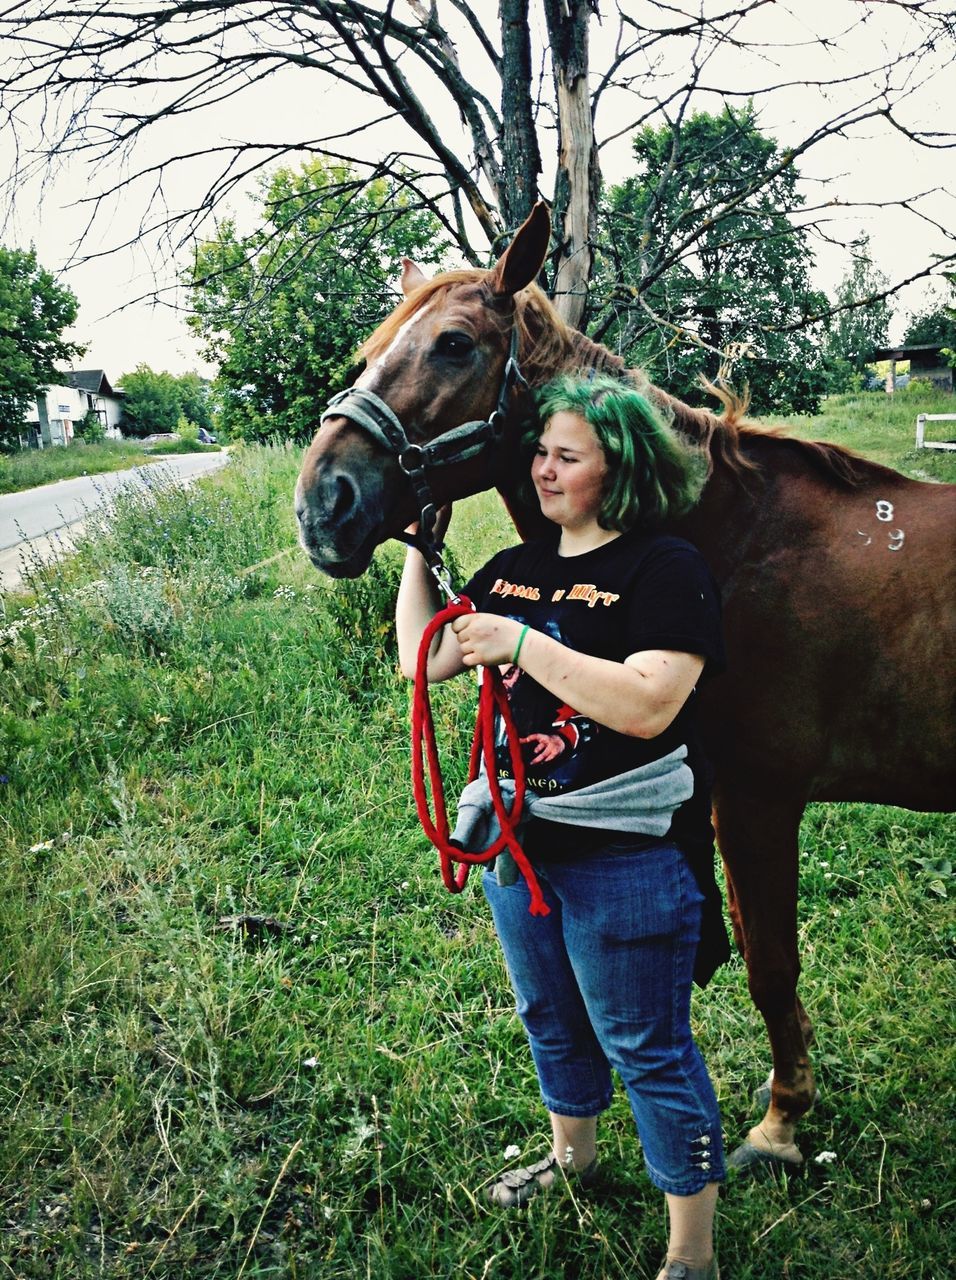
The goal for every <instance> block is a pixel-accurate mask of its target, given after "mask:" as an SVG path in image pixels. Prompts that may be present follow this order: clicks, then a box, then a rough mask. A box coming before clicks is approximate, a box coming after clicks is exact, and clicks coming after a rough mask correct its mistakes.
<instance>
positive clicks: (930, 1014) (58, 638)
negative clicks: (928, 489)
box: [0, 401, 956, 1280]
mask: <svg viewBox="0 0 956 1280" xmlns="http://www.w3.org/2000/svg"><path fill="white" fill-rule="evenodd" d="M831 407H832V408H833V409H834V410H839V406H831ZM855 412H856V411H855V410H854V408H853V402H851V401H847V402H846V404H845V405H844V406H843V412H842V416H841V414H840V412H837V413H836V414H835V416H834V419H833V421H832V422H829V420H827V421H824V422H822V423H821V422H819V420H818V425H819V426H820V427H821V428H822V427H824V426H827V427H828V429H829V430H831V431H832V432H833V433H834V434H835V433H836V431H837V429H838V427H839V425H840V424H841V423H844V422H845V421H846V420H848V419H853V415H854V413H855ZM894 412H895V406H894ZM912 416H914V417H915V415H912ZM853 420H854V421H855V419H853ZM811 425H812V424H809V425H808V424H800V430H801V431H802V430H804V429H805V428H806V429H808V430H809V429H810V427H811ZM864 432H866V433H869V434H868V435H867V436H866V440H867V442H869V441H871V440H872V443H867V444H866V448H867V450H868V451H870V452H872V453H873V454H874V455H878V456H880V457H881V459H882V460H891V461H893V462H894V463H896V464H898V465H901V466H902V467H904V468H905V469H910V468H915V469H917V470H922V469H924V468H925V467H927V462H928V465H929V467H930V468H931V469H932V470H933V471H934V472H938V473H939V474H943V473H945V472H947V470H949V473H950V474H952V468H953V467H954V466H956V462H954V460H952V459H950V458H947V457H944V456H943V455H937V456H935V457H934V458H932V459H929V460H927V459H926V458H924V457H923V456H922V455H920V456H919V457H917V458H915V459H914V458H911V457H910V456H909V448H910V445H911V442H912V431H911V428H910V427H907V429H906V431H905V432H902V428H901V427H900V424H898V423H896V422H895V421H889V420H887V421H886V422H885V423H884V424H883V426H882V427H881V426H880V425H879V424H875V425H874V424H873V423H872V422H868V421H867V422H864V421H863V420H862V416H861V420H860V422H859V426H858V428H856V429H855V430H854V431H850V430H849V429H848V428H847V429H846V431H845V433H844V438H843V440H842V442H843V443H850V442H851V440H850V439H849V438H846V437H852V438H853V439H856V438H857V435H858V434H859V435H862V434H863V433H864ZM815 434H818V435H823V434H824V430H823V429H820V430H818V431H817V432H816V433H815ZM860 443H863V441H862V440H860ZM884 455H885V456H884ZM297 465H298V459H297V457H296V455H295V454H294V453H293V452H291V451H283V450H265V449H242V448H239V449H237V450H236V452H235V454H234V457H233V460H232V462H231V464H230V466H229V467H228V468H226V469H225V470H224V471H223V472H222V473H220V474H219V475H217V477H216V478H215V479H214V480H212V481H208V482H205V481H204V482H203V483H202V484H200V485H197V486H196V487H194V488H193V489H192V490H190V491H189V492H188V493H183V492H181V491H179V490H170V491H169V492H168V493H167V494H164V495H162V496H161V497H160V499H159V500H158V501H157V502H155V503H154V504H153V505H152V506H146V505H145V504H143V503H141V502H140V501H138V500H137V499H135V498H125V499H122V500H121V505H120V506H119V507H118V509H117V510H116V511H115V512H114V513H113V523H112V525H111V528H110V530H108V531H104V532H103V533H102V534H101V535H100V536H95V531H91V533H90V535H89V537H88V539H87V541H86V542H85V543H84V545H83V546H82V548H81V550H80V553H79V555H78V556H77V557H76V558H75V559H73V560H72V561H70V562H69V563H67V564H64V565H63V566H61V567H60V568H58V569H55V568H42V567H40V566H36V567H35V568H34V570H33V572H32V575H31V582H30V586H31V591H30V593H29V594H26V595H23V596H19V597H16V598H10V597H8V598H7V599H6V600H5V601H3V608H4V613H5V616H4V618H3V621H2V622H0V629H2V632H3V634H2V639H0V663H2V677H0V680H2V683H0V845H2V847H0V983H2V986H0V1226H2V1234H0V1277H3V1276H9V1277H17V1280H20V1278H22V1280H34V1278H36V1280H41V1278H42V1280H47V1278H53V1280H67V1278H69V1280H80V1278H82V1280H87V1277H89V1278H90V1280H92V1278H93V1277H110V1280H114V1278H115V1280H121V1278H122V1280H126V1278H129V1280H134V1278H135V1280H147V1278H152V1277H156V1278H160V1277H163V1278H166V1280H174V1278H175V1280H180V1278H182V1277H188V1278H189V1280H213V1278H216V1280H243V1278H251V1277H261V1278H264V1277H289V1278H290V1280H291V1278H306V1277H308V1278H309V1280H312V1278H315V1280H339V1278H341V1280H359V1278H372V1280H424V1278H425V1277H467V1278H469V1280H472V1278H473V1280H519V1278H520V1280H552V1278H555V1280H556V1278H558V1277H564V1276H566V1275H571V1276H580V1277H585V1278H587V1280H645V1278H647V1277H653V1276H655V1275H656V1268H657V1265H658V1263H659V1259H660V1253H661V1245H662V1241H663V1240H664V1238H665V1228H664V1223H663V1220H662V1208H661V1205H660V1203H659V1201H660V1197H659V1195H658V1193H657V1192H655V1191H654V1190H653V1188H651V1186H650V1184H649V1183H648V1181H647V1179H646V1178H645V1176H644V1174H643V1172H642V1169H641V1160H640V1151H639V1147H638V1143H637V1140H636V1137H635V1135H634V1133H633V1128H632V1125H631V1122H630V1118H629V1114H628V1112H627V1109H626V1106H625V1103H624V1100H623V1098H622V1097H619V1098H618V1099H617V1100H616V1102H615V1105H614V1107H613V1109H612V1111H611V1112H610V1114H609V1116H608V1118H607V1120H606V1122H605V1123H604V1125H603V1134H604V1147H603V1160H604V1172H603V1175H602V1178H601V1181H600V1183H599V1185H598V1186H597V1188H596V1189H595V1190H594V1191H593V1192H589V1193H588V1195H587V1197H586V1198H585V1197H580V1196H573V1195H571V1194H570V1193H566V1194H560V1195H557V1196H554V1197H552V1198H544V1197H542V1198H541V1199H540V1200H539V1201H536V1202H535V1203H534V1204H533V1205H532V1207H531V1208H530V1209H529V1210H528V1211H527V1212H525V1213H523V1214H519V1215H516V1216H502V1215H500V1214H499V1213H497V1212H495V1211H492V1210H490V1209H488V1208H486V1207H484V1205H483V1204H482V1203H481V1201H480V1200H479V1199H478V1198H477V1197H476V1194H475V1192H476V1189H477V1188H478V1187H479V1186H480V1185H481V1184H482V1183H483V1182H484V1181H485V1180H486V1179H487V1178H488V1177H489V1176H491V1175H492V1174H493V1173H494V1172H496V1171H497V1170H498V1169H500V1168H501V1167H503V1165H505V1164H506V1163H509V1162H510V1161H506V1159H505V1156H504V1153H505V1150H506V1148H508V1147H509V1146H512V1145H513V1146H517V1147H519V1148H520V1151H521V1155H522V1158H532V1159H533V1158H536V1157H537V1156H538V1155H541V1154H543V1153H544V1150H545V1147H546V1140H545V1131H544V1125H543V1124H542V1112H541V1109H540V1104H539V1102H538V1100H537V1090H536V1085H535V1083H534V1079H533V1071H532V1067H531V1064H530V1059H529V1055H528V1053H527V1051H526V1048H525V1046H524V1043H523V1037H522V1033H521V1031H520V1027H519V1024H518V1023H517V1020H516V1018H515V1016H514V1014H513V1011H512V1006H511V998H510V994H509V989H508V985H507V980H506V975H505V973H504V969H503V965H502V962H501V959H500V957H499V955H498V952H497V949H496V945H495V942H494V939H493V936H492V932H491V928H490V925H489V922H488V918H487V914H486V911H485V909H484V907H483V903H482V900H481V895H480V892H479V891H478V889H477V886H476V887H475V888H474V889H473V888H472V886H471V885H469V887H468V888H467V890H466V891H465V893H464V894H462V895H460V896H457V897H451V896H449V895H448V894H446V892H445V891H444V889H443V888H442V886H441V883H440V880H439V878H438V873H437V865H436V858H435V855H434V853H433V851H432V850H431V848H430V846H428V845H427V843H426V842H425V840H424V838H423V836H422V835H421V833H420V831H419V829H418V826H417V820H416V819H415V817H414V813H413V809H412V803H411V798H410V790H409V783H408V759H407V757H408V752H407V742H406V722H407V709H408V690H407V688H406V686H405V685H404V683H403V682H402V681H401V680H400V678H399V677H398V676H397V674H396V671H395V653H394V639H393V634H392V630H391V609H392V601H393V596H394V591H395V586H396V581H397V573H398V565H399V563H400V555H399V552H398V550H397V549H394V548H386V549H384V550H383V551H382V552H381V553H380V555H379V557H378V558H377V560H376V564H375V566H374V570H373V571H372V572H371V573H370V574H369V575H366V577H365V578H363V579H362V580H360V581H359V582H357V583H354V584H333V583H330V582H326V581H324V580H320V579H318V578H317V577H316V576H315V574H314V573H313V572H312V571H311V569H309V567H308V566H307V565H306V564H304V563H303V560H302V557H301V556H300V555H299V554H298V553H297V552H295V551H294V550H293V548H294V530H293V521H292V516H291V509H290V507H291V503H290V495H291V490H292V486H293V483H294V478H295V474H296V471H297ZM452 532H453V536H452V545H453V549H454V550H455V552H456V554H457V558H458V562H459V564H460V566H461V569H462V571H468V570H470V569H471V568H473V567H474V566H475V565H477V564H478V563H479V562H480V561H481V560H482V559H483V558H485V557H486V555H487V554H489V553H490V552H491V551H492V550H494V549H495V548H497V547H498V546H500V545H501V544H502V542H503V541H504V540H505V539H506V538H508V537H509V536H510V535H509V533H508V531H507V528H506V525H505V522H504V518H503V516H502V513H501V511H500V509H499V507H498V504H497V502H496V500H494V499H493V498H492V497H491V496H490V495H486V496H483V497H480V498H477V499H473V500H470V501H469V502H468V503H465V504H461V508H460V510H459V511H458V513H457V515H456V519H455V523H454V525H453V531H452ZM198 533H201V535H202V536H201V537H197V534H198ZM197 548H200V550H199V551H198V553H197ZM287 553H288V554H287ZM468 688H469V686H468V684H467V682H460V683H457V684H455V685H454V686H453V687H450V688H444V687H443V688H441V689H439V690H437V691H436V698H435V705H436V715H437V718H438V721H439V725H440V732H441V734H442V739H443V741H446V742H449V743H454V744H455V746H454V748H452V749H450V758H449V760H448V762H447V772H448V774H449V775H450V778H449V786H450V788H453V787H454V785H455V783H456V781H460V780H461V778H462V774H463V771H464V767H465V761H464V756H465V754H466V738H467V733H468V723H469V722H470V718H471V714H472V711H471V708H470V706H469V705H468V703H469V702H470V696H469V695H468ZM954 834H956V828H954V824H953V820H952V819H951V818H949V817H946V816H940V815H926V814H912V813H907V812H904V811H902V810H896V809H886V808H877V807H868V806H861V805H844V806H829V805H820V806H815V807H813V809H812V810H811V811H810V812H809V814H808V816H807V819H806V821H805V824H804V828H803V832H802V841H801V846H802V860H803V861H802V865H803V896H802V914H801V926H800V932H801V945H802V952H803V957H804V966H805V967H804V974H803V978H802V982H801V991H802V995H803V998H804V1002H805V1003H806V1005H807V1007H808V1009H809V1011H810V1013H811V1016H812V1017H813V1019H814V1021H815V1023H816V1027H817V1034H818V1043H817V1046H816V1048H815V1051H814V1057H815V1063H816V1066H817V1070H818V1075H819V1081H820V1085H821V1088H822V1099H821V1101H820V1103H819V1104H818V1106H817V1107H816V1109H815V1110H814V1112H813V1113H812V1114H811V1116H810V1117H809V1118H808V1119H807V1121H806V1122H805V1124H804V1125H803V1126H802V1128H801V1134H800V1141H801V1145H802V1147H803V1150H804V1152H805V1154H806V1156H807V1166H806V1171H805V1173H803V1174H802V1175H801V1176H799V1177H796V1178H793V1179H791V1180H790V1181H789V1182H786V1183H777V1182H759V1183H757V1182H747V1181H739V1180H738V1181H734V1182H731V1183H730V1184H729V1185H728V1187H727V1188H726V1191H725V1194H724V1195H723V1196H722V1199H721V1203H720V1207H719V1210H718V1233H719V1250H720V1256H721V1264H722V1271H723V1274H724V1276H725V1280H831V1277H836V1276H840V1277H843V1276H848V1277H849V1276H853V1277H854V1278H855V1280H896V1278H899V1280H903V1278H904V1277H905V1278H906V1280H911V1278H916V1280H944V1278H945V1277H948V1276H949V1275H951V1274H952V1261H951V1258H952V1240H953V1226H954V1211H956V1161H954V1158H953V1144H952V1121H953V1101H954V1094H953V1084H952V1082H953V1079H954V1076H956V1060H954V1059H956V1053H954V1034H953V1032H954V1025H953V1024H954V1018H953V1001H952V988H953V983H952V978H953V961H954V958H956V916H954V912H953V897H954V895H956V881H954V877H953V846H954ZM241 916H254V917H260V918H261V919H260V920H259V921H258V923H256V922H247V926H246V927H245V928H237V927H235V926H234V924H233V923H231V921H234V920H235V918H236V917H241ZM694 1018H695V1027H696V1030H697V1033H698V1037H699V1040H700V1043H701V1045H702V1048H703V1050H704V1052H705V1055H706V1057H707V1059H708V1062H709V1064H710V1067H711V1070H712V1074H713V1077H714V1080H715V1085H716V1088H717V1091H718V1095H719V1098H720V1102H721V1107H722V1112H723V1116H724V1125H725V1133H726V1135H727V1138H728V1142H729V1143H730V1144H734V1143H735V1142H736V1141H737V1139H738V1138H739V1137H740V1136H741V1135H742V1133H743V1132H744V1131H745V1130H746V1129H747V1127H748V1126H749V1125H750V1124H751V1123H753V1117H754V1116H755V1115H756V1114H757V1111H756V1108H755V1106H754V1104H753V1103H752V1101H751V1091H752V1089H753V1087H754V1086H755V1085H756V1084H757V1083H758V1082H759V1081H760V1080H761V1079H762V1078H763V1077H764V1076H765V1075H766V1071H767V1068H768V1065H769V1064H768V1060H767V1049H766V1042H765V1036H764V1033H763V1029H762V1025H761V1024H760V1021H759V1018H758V1017H757V1015H756V1014H755V1012H754V1010H753V1008H752V1006H751V1004H750V1002H749V999H748V997H747V993H746V984H745V980H744V974H743V970H742V968H741V966H740V964H739V963H738V962H734V963H732V964H731V965H729V966H727V967H726V968H725V969H724V970H723V971H722V972H721V973H720V974H719V975H718V976H717V978H716V979H715V980H714V981H713V982H712V983H711V985H710V986H709V987H708V988H707V990H706V991H705V992H703V993H697V994H696V995H695V1005H694ZM824 1153H832V1154H833V1158H832V1159H831V1158H830V1157H829V1156H827V1157H826V1158H825V1159H822V1160H820V1161H819V1162H818V1160H817V1159H816V1157H818V1156H823V1155H824Z"/></svg>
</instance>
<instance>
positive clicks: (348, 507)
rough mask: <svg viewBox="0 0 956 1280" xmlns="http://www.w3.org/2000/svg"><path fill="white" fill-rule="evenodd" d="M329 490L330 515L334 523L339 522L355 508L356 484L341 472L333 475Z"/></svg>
mask: <svg viewBox="0 0 956 1280" xmlns="http://www.w3.org/2000/svg"><path fill="white" fill-rule="evenodd" d="M329 490H330V492H329V495H328V497H329V517H330V519H331V521H332V523H333V524H338V523H339V522H340V521H342V520H345V519H346V518H347V517H348V516H350V515H351V514H352V512H353V511H354V510H355V505H356V499H357V494H356V492H355V486H354V485H353V483H352V481H351V480H350V479H349V478H348V476H344V475H341V474H339V475H336V476H332V477H331V484H330V485H329Z"/></svg>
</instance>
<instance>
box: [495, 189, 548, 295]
mask: <svg viewBox="0 0 956 1280" xmlns="http://www.w3.org/2000/svg"><path fill="white" fill-rule="evenodd" d="M550 236H552V218H550V214H549V211H548V206H546V205H545V202H544V201H543V200H539V201H538V204H536V205H535V206H534V209H532V210H531V212H530V214H529V215H527V218H526V219H525V221H523V223H522V224H521V227H518V229H517V232H516V233H514V239H513V241H512V242H511V244H509V246H508V247H507V248H506V251H504V252H503V253H502V256H500V257H499V259H498V261H497V262H495V265H494V268H493V269H491V276H490V282H489V283H490V284H491V289H493V292H494V293H500V294H512V293H517V292H518V291H520V289H523V288H525V287H526V285H529V284H531V282H532V280H534V279H535V278H536V276H538V273H539V271H540V270H541V266H543V265H544V259H545V255H546V253H548V243H549V241H550Z"/></svg>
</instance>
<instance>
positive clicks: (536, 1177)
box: [484, 1154, 597, 1209]
mask: <svg viewBox="0 0 956 1280" xmlns="http://www.w3.org/2000/svg"><path fill="white" fill-rule="evenodd" d="M596 1173H597V1156H595V1157H594V1159H593V1160H592V1161H591V1163H590V1164H589V1165H586V1166H585V1167H584V1168H583V1169H567V1168H566V1167H565V1166H564V1165H563V1164H562V1163H561V1161H560V1160H559V1159H558V1157H557V1156H556V1155H554V1154H552V1155H550V1156H545V1158H544V1159H543V1160H538V1161H537V1162H536V1163H535V1164H529V1165H528V1166H527V1167H522V1168H520V1169H507V1170H506V1171H505V1172H504V1173H503V1174H502V1175H501V1177H500V1178H499V1179H498V1180H497V1182H490V1183H489V1184H488V1185H487V1186H486V1187H485V1188H484V1196H485V1199H486V1200H490V1201H491V1203H492V1204H494V1205H497V1206H498V1208H499V1209H514V1208H517V1207H520V1206H521V1205H523V1204H527V1203H528V1201H529V1200H530V1199H531V1198H532V1196H535V1195H537V1194H538V1192H539V1191H542V1190H543V1191H548V1190H550V1189H551V1187H553V1186H554V1184H555V1183H556V1182H557V1181H558V1178H559V1177H564V1178H568V1179H573V1180H574V1181H575V1182H580V1183H581V1185H582V1186H587V1185H588V1183H589V1182H593V1180H594V1177H595V1174H596Z"/></svg>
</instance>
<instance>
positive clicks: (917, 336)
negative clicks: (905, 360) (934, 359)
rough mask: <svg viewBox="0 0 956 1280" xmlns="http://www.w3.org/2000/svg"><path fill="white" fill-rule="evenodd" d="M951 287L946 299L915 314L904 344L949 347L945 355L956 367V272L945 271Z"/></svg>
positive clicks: (944, 276) (933, 303) (944, 273)
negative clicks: (955, 349)
mask: <svg viewBox="0 0 956 1280" xmlns="http://www.w3.org/2000/svg"><path fill="white" fill-rule="evenodd" d="M943 278H944V279H945V280H946V282H947V285H948V288H949V298H948V300H946V301H942V300H939V301H935V302H932V303H930V305H929V306H928V307H927V308H926V309H925V310H924V311H922V312H920V313H918V314H917V315H915V316H913V317H912V319H911V320H910V323H909V325H908V327H907V329H906V332H905V333H904V335H903V345H904V346H913V347H919V346H935V345H936V344H937V343H938V344H939V345H940V346H942V347H945V348H947V349H948V350H946V351H944V352H943V355H944V356H945V357H946V358H948V359H949V361H950V364H952V365H953V366H954V367H956V355H954V350H953V349H954V348H956V272H951V271H949V272H943Z"/></svg>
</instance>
